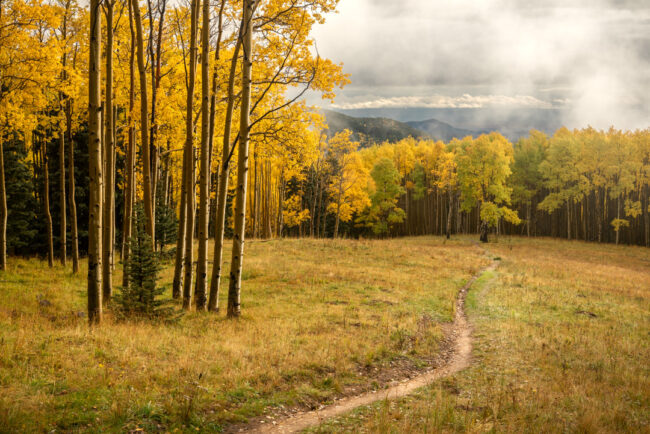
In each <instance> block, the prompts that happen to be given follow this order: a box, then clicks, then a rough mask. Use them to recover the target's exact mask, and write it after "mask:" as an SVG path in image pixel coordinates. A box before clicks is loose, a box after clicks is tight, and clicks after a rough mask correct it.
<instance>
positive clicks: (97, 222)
mask: <svg viewBox="0 0 650 434" xmlns="http://www.w3.org/2000/svg"><path fill="white" fill-rule="evenodd" d="M99 8H100V6H99V0H90V52H89V62H88V67H89V70H88V74H89V76H88V129H89V137H88V160H89V178H90V187H89V196H90V204H89V210H88V212H89V224H88V321H89V323H90V324H91V325H92V324H99V323H100V322H101V319H102V272H101V271H102V258H101V252H102V200H101V197H102V195H101V192H102V187H103V186H102V150H101V136H100V128H101V126H100V110H101V106H100V94H101V91H100V71H101V65H100V59H101V35H102V33H101V30H102V29H101V12H100V10H99Z"/></svg>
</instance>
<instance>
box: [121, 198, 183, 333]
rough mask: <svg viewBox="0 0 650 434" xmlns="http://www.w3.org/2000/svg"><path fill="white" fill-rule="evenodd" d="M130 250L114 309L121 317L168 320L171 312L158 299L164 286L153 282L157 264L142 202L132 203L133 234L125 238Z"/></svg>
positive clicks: (155, 281)
mask: <svg viewBox="0 0 650 434" xmlns="http://www.w3.org/2000/svg"><path fill="white" fill-rule="evenodd" d="M129 247H130V249H131V254H130V255H129V259H128V262H127V263H126V264H125V265H124V269H125V272H126V273H129V279H128V281H129V285H128V286H127V287H123V288H120V292H119V293H118V294H117V296H116V297H115V305H116V308H117V309H116V311H117V313H118V315H119V316H120V317H122V318H127V317H136V318H147V319H162V320H170V319H172V315H173V314H174V312H173V309H172V308H171V306H168V304H169V301H168V300H161V299H160V296H161V295H162V294H163V292H164V289H163V288H161V287H158V286H157V280H158V272H159V271H160V265H159V263H158V257H157V255H156V253H155V252H154V251H153V248H152V245H151V237H150V236H149V234H147V232H146V229H145V215H144V207H143V205H142V203H139V204H138V205H136V208H135V220H134V225H133V236H132V237H131V239H130V240H129Z"/></svg>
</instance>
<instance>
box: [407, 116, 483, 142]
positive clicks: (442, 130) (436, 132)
mask: <svg viewBox="0 0 650 434" xmlns="http://www.w3.org/2000/svg"><path fill="white" fill-rule="evenodd" d="M406 123H407V124H408V125H410V126H412V127H413V128H415V129H416V130H420V131H423V132H425V133H427V135H429V137H431V138H433V139H435V140H442V141H443V142H448V141H450V140H451V139H453V138H456V139H462V138H463V137H466V136H477V135H478V134H477V132H475V131H471V130H464V129H462V128H456V127H454V126H452V125H449V124H448V123H446V122H442V121H439V120H437V119H428V120H426V121H416V122H406Z"/></svg>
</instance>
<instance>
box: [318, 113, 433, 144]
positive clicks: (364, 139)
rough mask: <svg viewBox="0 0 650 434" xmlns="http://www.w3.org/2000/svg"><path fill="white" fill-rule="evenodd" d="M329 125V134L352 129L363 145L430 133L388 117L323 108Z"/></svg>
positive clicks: (395, 140)
mask: <svg viewBox="0 0 650 434" xmlns="http://www.w3.org/2000/svg"><path fill="white" fill-rule="evenodd" d="M322 114H323V115H325V118H326V119H327V125H328V126H329V132H328V135H330V136H333V135H334V134H336V133H338V132H340V131H343V130H346V129H348V130H350V131H352V133H353V137H354V139H355V140H358V141H360V142H361V145H362V146H370V145H372V144H375V143H382V142H386V141H388V142H397V141H400V140H402V139H405V138H407V137H414V138H426V137H428V134H427V133H425V132H423V131H420V130H418V129H416V128H413V127H412V126H410V125H408V124H406V123H403V122H399V121H396V120H393V119H388V118H355V117H352V116H348V115H344V114H342V113H339V112H335V111H332V110H322Z"/></svg>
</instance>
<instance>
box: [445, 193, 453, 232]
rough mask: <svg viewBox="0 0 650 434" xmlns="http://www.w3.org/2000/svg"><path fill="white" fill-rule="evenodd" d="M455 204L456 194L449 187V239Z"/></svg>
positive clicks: (447, 230)
mask: <svg viewBox="0 0 650 434" xmlns="http://www.w3.org/2000/svg"><path fill="white" fill-rule="evenodd" d="M453 204H454V194H453V192H452V190H451V189H449V207H448V209H447V228H446V234H447V239H449V238H451V214H452V212H453V208H454V207H453Z"/></svg>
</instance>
